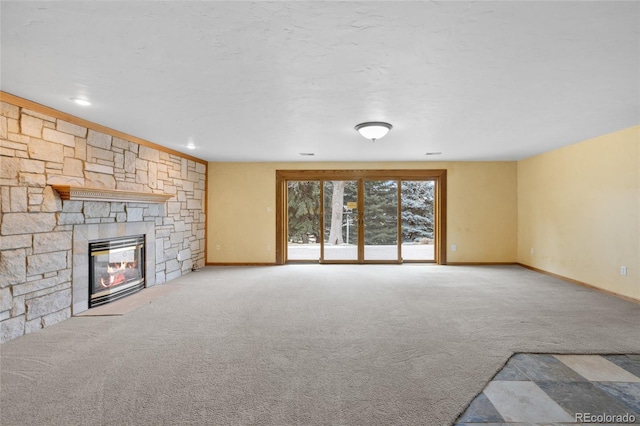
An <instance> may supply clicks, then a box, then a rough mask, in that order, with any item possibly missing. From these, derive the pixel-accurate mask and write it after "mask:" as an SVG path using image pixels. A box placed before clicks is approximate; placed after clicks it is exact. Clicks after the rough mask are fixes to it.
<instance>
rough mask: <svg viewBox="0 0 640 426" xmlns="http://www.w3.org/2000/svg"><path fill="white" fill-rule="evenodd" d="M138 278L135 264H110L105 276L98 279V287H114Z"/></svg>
mask: <svg viewBox="0 0 640 426" xmlns="http://www.w3.org/2000/svg"><path fill="white" fill-rule="evenodd" d="M139 277H140V276H139V271H138V269H137V262H121V263H110V264H109V265H108V266H107V274H105V275H103V276H102V277H101V278H100V285H101V286H102V287H104V288H109V287H114V286H117V285H119V284H124V283H126V282H127V281H128V280H130V279H134V278H139Z"/></svg>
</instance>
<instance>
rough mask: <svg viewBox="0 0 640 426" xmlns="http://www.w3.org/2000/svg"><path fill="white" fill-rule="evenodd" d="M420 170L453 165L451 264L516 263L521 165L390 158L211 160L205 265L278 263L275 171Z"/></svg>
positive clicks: (450, 173)
mask: <svg viewBox="0 0 640 426" xmlns="http://www.w3.org/2000/svg"><path fill="white" fill-rule="evenodd" d="M419 168H424V169H447V187H448V188H447V193H448V197H447V243H448V247H447V248H448V253H447V260H448V261H449V262H515V261H516V257H517V254H516V250H517V241H516V237H517V219H516V218H517V195H516V190H517V184H516V177H517V163H516V162H410V163H391V162H389V163H209V168H208V174H209V182H208V209H207V215H208V224H207V244H208V246H207V262H209V263H272V262H275V251H274V247H275V232H276V231H275V192H276V189H275V174H276V170H287V169H288V170H300V169H312V170H339V169H372V170H373V169H419ZM451 244H456V245H457V251H455V252H452V251H451Z"/></svg>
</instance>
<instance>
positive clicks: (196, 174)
mask: <svg viewBox="0 0 640 426" xmlns="http://www.w3.org/2000/svg"><path fill="white" fill-rule="evenodd" d="M205 175H206V165H205V164H202V163H200V162H195V161H192V160H188V159H185V158H182V157H180V156H178V155H173V154H170V153H167V152H164V151H161V150H157V149H154V148H151V147H148V146H145V145H140V144H137V143H134V142H131V141H128V140H124V139H119V138H117V137H114V136H111V135H108V134H105V133H101V132H98V131H94V130H92V129H90V128H89V129H88V128H86V127H82V126H78V125H75V124H72V123H69V122H67V121H64V120H61V119H58V118H55V117H52V116H49V115H45V114H42V113H40V112H36V111H32V110H29V109H26V108H22V107H19V106H17V105H13V104H10V103H7V102H0V343H2V342H5V341H8V340H11V339H14V338H16V337H18V336H21V335H23V334H26V333H29V332H32V331H35V330H38V329H40V328H43V327H46V326H49V325H51V324H54V323H56V322H59V321H62V320H64V319H67V318H69V317H70V316H71V315H72V314H73V313H77V312H78V309H79V308H78V306H82V304H83V303H84V304H85V305H86V295H84V293H83V296H84V299H85V300H84V301H83V300H80V301H78V300H74V297H75V298H76V299H77V298H78V295H77V294H76V295H75V296H74V291H75V285H73V281H74V255H73V253H74V250H73V245H74V241H75V242H76V244H77V238H76V239H74V233H78V232H80V233H84V234H86V232H87V229H89V230H90V229H96V230H97V231H100V230H102V228H104V230H107V229H109V228H114V225H107V224H122V225H123V227H125V228H126V227H128V228H131V226H132V225H133V228H134V229H149V227H151V228H150V229H151V230H152V231H155V239H154V240H153V241H147V244H148V247H149V248H151V249H152V250H154V251H155V253H153V254H154V255H153V256H150V257H151V258H154V259H155V270H147V277H148V285H153V284H154V283H155V284H160V283H163V282H165V281H168V280H171V279H173V278H176V277H178V276H180V275H182V274H185V273H188V272H190V271H191V270H192V268H193V267H202V266H204V262H205V259H204V249H205V244H204V238H205V211H204V208H205V206H204V204H205V203H204V197H205ZM54 184H62V185H72V186H86V187H97V188H109V189H120V190H127V191H140V192H154V193H166V194H172V195H174V197H173V198H171V199H170V200H169V201H168V202H166V203H163V204H143V203H128V202H106V201H100V202H93V201H92V202H89V201H63V200H61V199H60V197H59V196H58V194H57V192H55V191H54V190H53V189H52V187H51V185H54ZM100 224H104V225H102V226H101V225H100ZM135 224H139V225H142V226H135ZM87 227H88V228H87ZM123 227H117V226H116V228H118V229H121V228H123ZM153 234H154V232H150V233H149V234H147V235H148V236H147V238H148V239H149V235H151V237H152V238H153ZM79 255H83V256H84V255H85V254H83V253H80V254H79ZM76 257H77V256H76ZM178 259H181V260H180V261H179V260H178ZM76 263H77V261H76ZM148 269H149V267H148ZM77 270H78V269H77V268H76V274H77V275H79V276H78V277H77V279H78V280H81V279H83V280H85V281H86V279H87V278H86V273H83V274H79V273H78V272H77ZM83 275H84V276H83ZM84 285H85V286H87V285H88V284H87V283H85V284H84ZM75 292H76V293H77V291H75ZM78 302H80V305H79V304H78ZM80 309H81V308H80ZM84 309H86V308H84Z"/></svg>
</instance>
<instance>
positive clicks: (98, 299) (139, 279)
mask: <svg viewBox="0 0 640 426" xmlns="http://www.w3.org/2000/svg"><path fill="white" fill-rule="evenodd" d="M144 240H145V236H144V235H137V236H132V237H124V238H114V239H109V240H104V241H93V242H89V257H90V259H89V308H92V307H95V306H100V305H104V304H105V303H109V302H112V301H114V300H117V299H120V298H122V297H125V296H128V295H130V294H133V293H135V292H137V291H140V290H142V289H143V288H144V287H145V279H144V275H145V268H144V265H145V259H144Z"/></svg>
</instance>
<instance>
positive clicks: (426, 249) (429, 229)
mask: <svg viewBox="0 0 640 426" xmlns="http://www.w3.org/2000/svg"><path fill="white" fill-rule="evenodd" d="M434 190H435V182H434V181H431V180H424V181H408V180H403V181H402V190H401V199H402V201H401V204H402V206H401V207H402V259H403V260H405V261H428V262H433V261H434V260H435V251H434V229H435V228H434V223H435V222H434V215H433V212H434Z"/></svg>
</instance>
